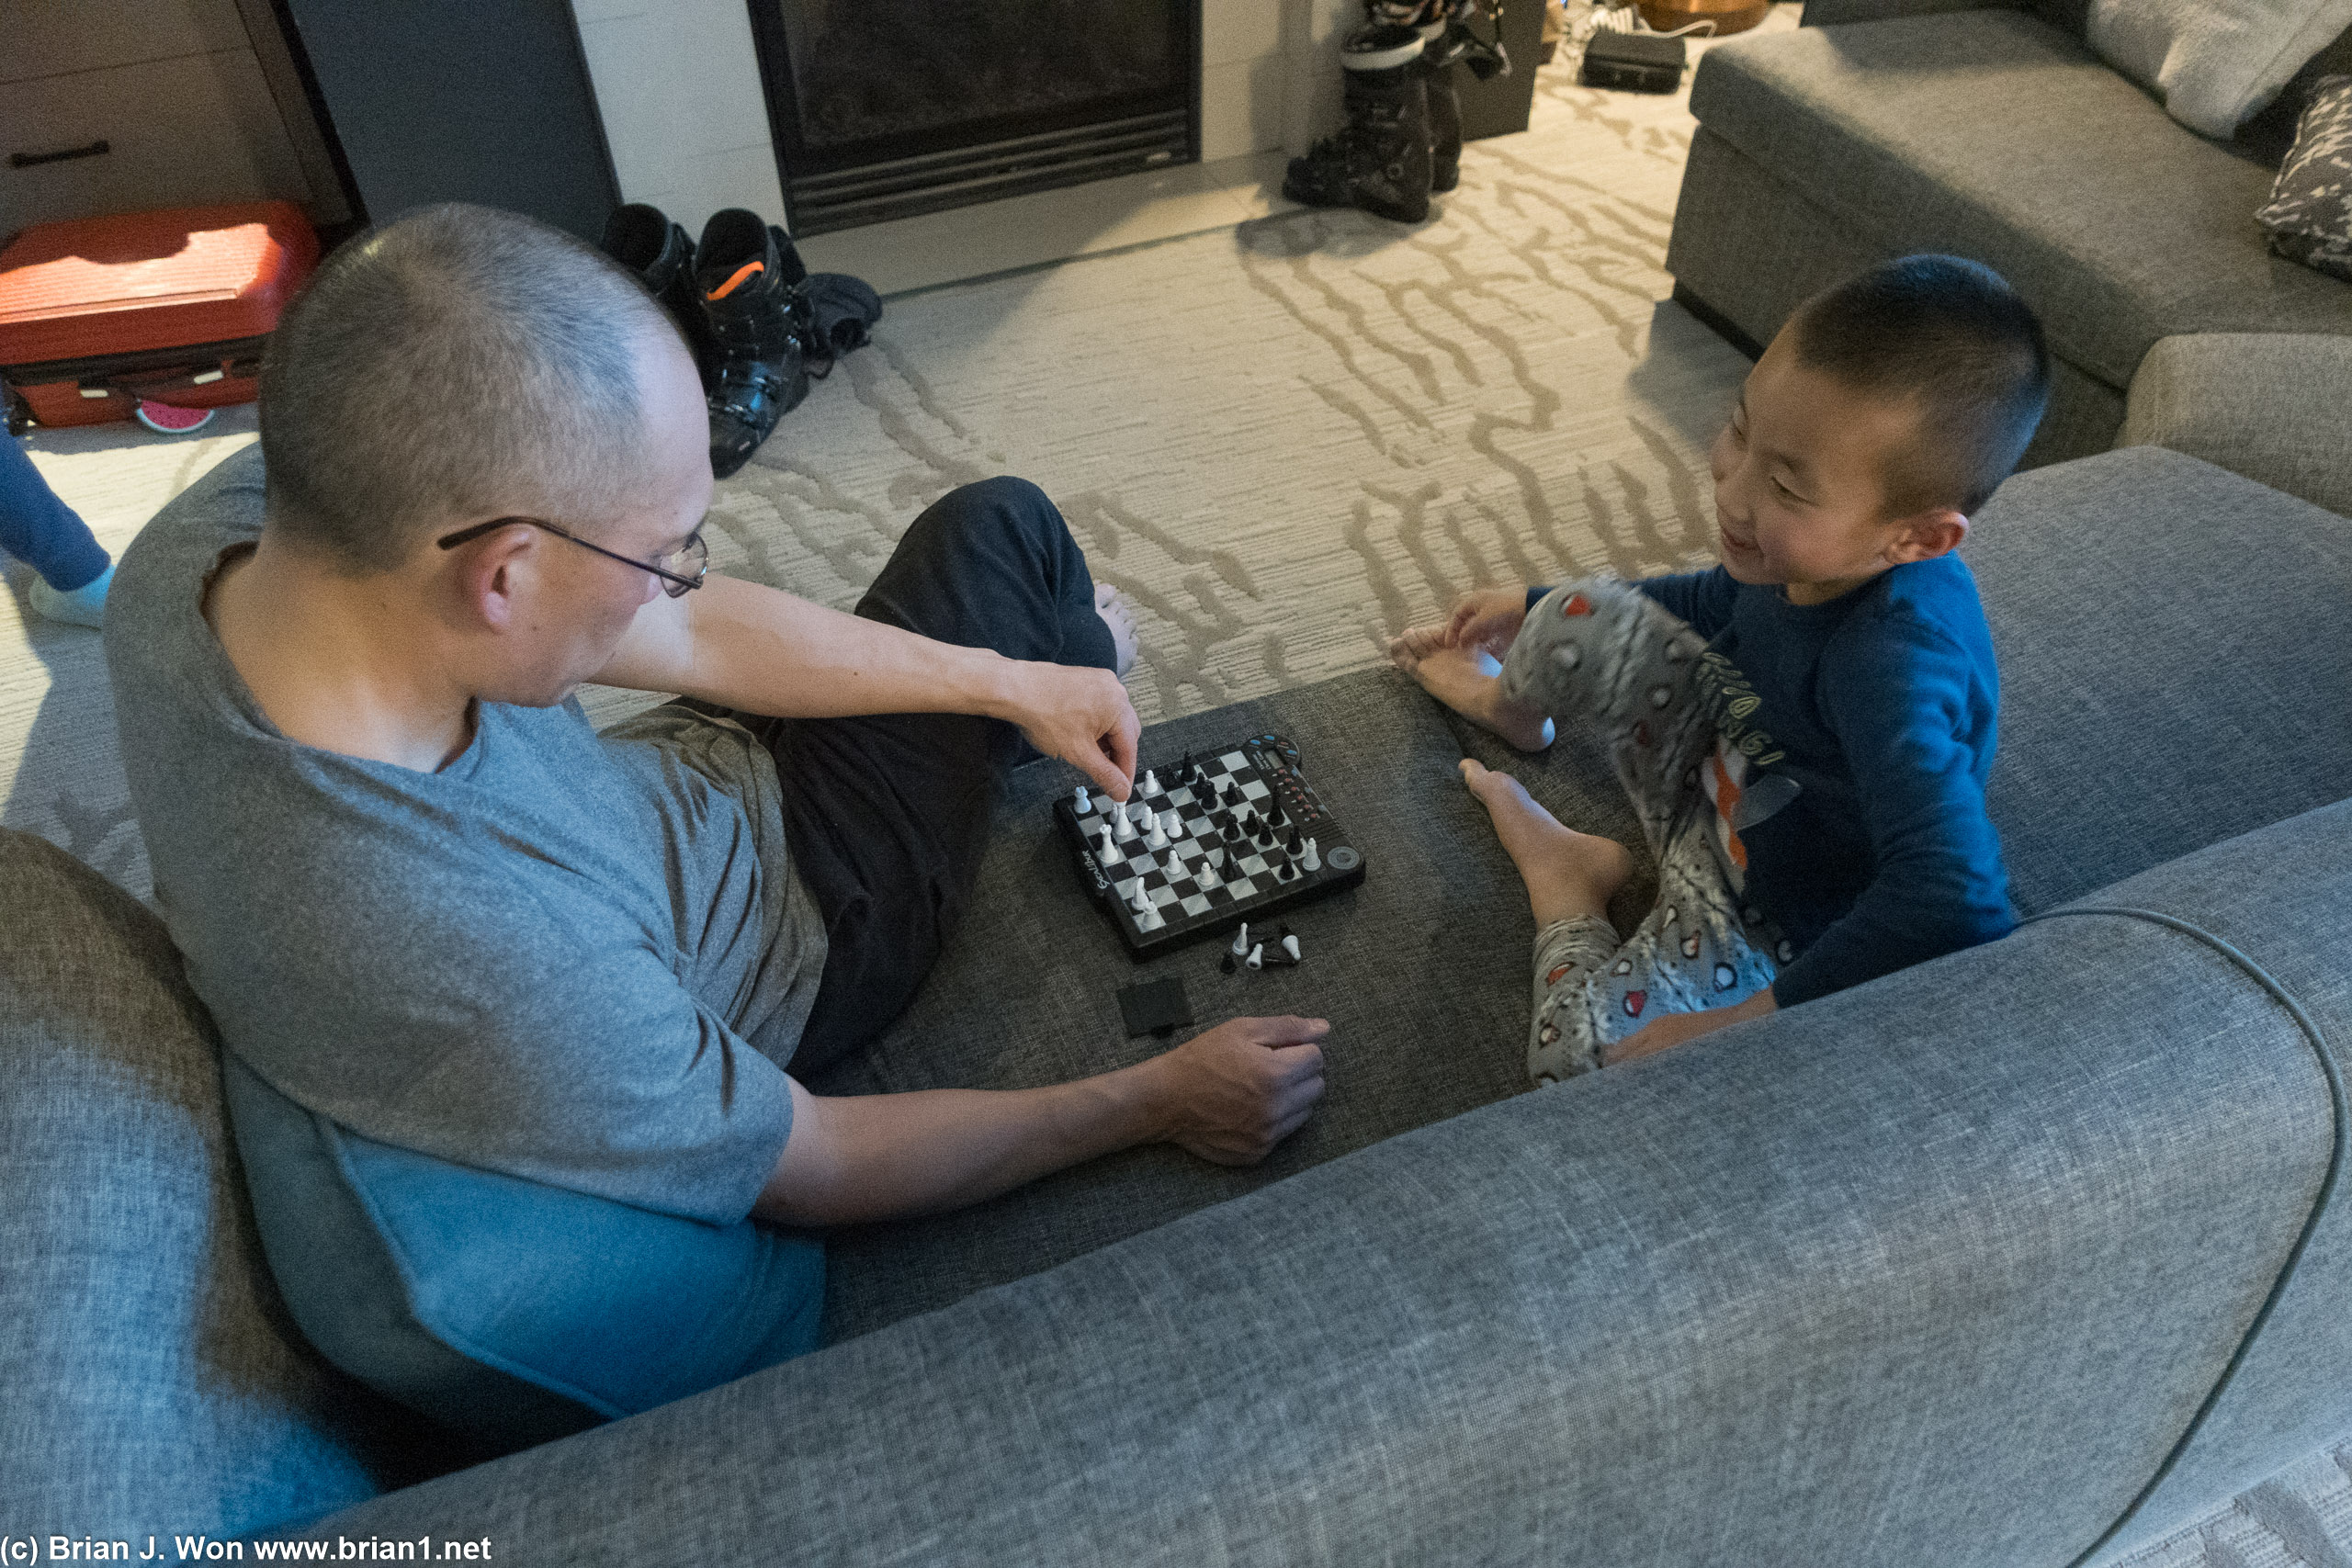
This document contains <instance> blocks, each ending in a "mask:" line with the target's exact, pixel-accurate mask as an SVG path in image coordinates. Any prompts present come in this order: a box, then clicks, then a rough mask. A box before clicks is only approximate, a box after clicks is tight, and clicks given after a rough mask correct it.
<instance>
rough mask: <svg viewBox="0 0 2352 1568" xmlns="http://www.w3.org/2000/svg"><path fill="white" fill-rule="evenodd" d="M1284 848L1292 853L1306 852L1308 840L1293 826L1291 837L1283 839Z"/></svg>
mask: <svg viewBox="0 0 2352 1568" xmlns="http://www.w3.org/2000/svg"><path fill="white" fill-rule="evenodd" d="M1283 850H1284V852H1287V853H1290V854H1295V855H1296V854H1304V853H1306V839H1305V838H1303V837H1301V836H1300V834H1299V831H1298V829H1296V828H1293V829H1291V830H1290V837H1289V838H1287V839H1284V840H1283Z"/></svg>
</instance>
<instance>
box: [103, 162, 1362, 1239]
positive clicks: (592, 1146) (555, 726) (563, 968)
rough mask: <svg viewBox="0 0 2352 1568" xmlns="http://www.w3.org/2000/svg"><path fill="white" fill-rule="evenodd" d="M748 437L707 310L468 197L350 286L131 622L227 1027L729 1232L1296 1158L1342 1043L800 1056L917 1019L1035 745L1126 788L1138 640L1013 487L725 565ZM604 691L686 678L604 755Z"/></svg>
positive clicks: (578, 1186)
mask: <svg viewBox="0 0 2352 1568" xmlns="http://www.w3.org/2000/svg"><path fill="white" fill-rule="evenodd" d="M708 449H709V442H708V431H707V423H706V415H705V412H704V403H703V396H702V389H701V387H700V384H699V382H698V380H697V378H696V373H695V365H694V363H693V360H692V358H691V357H690V355H689V354H688V352H687V350H686V348H685V346H684V343H683V342H682V341H681V340H680V338H679V336H678V333H677V332H676V330H675V329H674V327H673V325H672V324H671V322H670V321H669V319H668V318H667V317H666V316H665V315H663V313H662V310H661V309H660V308H659V307H658V306H657V305H656V304H655V303H654V302H653V301H652V300H651V299H650V298H649V297H647V296H646V295H645V293H644V292H643V290H642V289H641V288H639V286H638V285H637V284H636V282H635V281H634V280H633V279H631V278H630V277H629V276H628V275H627V274H626V273H625V272H623V271H621V270H620V269H619V268H618V267H616V265H613V264H612V263H611V262H610V261H608V260H607V259H606V258H605V257H603V256H601V255H599V254H596V253H595V252H594V251H592V250H590V249H588V248H587V247H585V246H582V245H581V244H579V243H576V242H573V241H571V239H569V238H568V237H566V236H563V235H560V234H558V233H556V232H555V231H551V230H548V229H546V228H543V227H541V226H539V225H537V224H535V223H532V222H530V221H529V220H525V219H521V218H517V217H515V216H512V215H509V214H504V213H499V212H493V211H489V210H486V209H479V208H471V207H463V206H447V207H441V208H435V209H427V210H425V211H423V212H420V213H418V214H415V215H413V216H411V217H408V218H405V219H403V220H401V221H399V222H397V223H394V224H392V225H390V227H388V228H386V229H384V230H382V231H379V232H377V233H375V234H374V235H372V236H370V237H368V238H366V239H365V240H362V241H356V242H354V243H351V244H349V245H346V246H345V248H344V249H343V250H342V251H341V252H339V253H338V254H336V255H335V256H334V257H333V258H332V259H330V261H329V262H328V263H327V265H325V266H324V267H322V269H321V271H320V272H319V274H318V276H316V278H315V279H314V280H313V282H312V284H311V288H310V289H309V291H308V292H307V293H306V294H305V295H304V297H303V298H302V299H300V301H298V302H297V304H296V305H295V306H294V308H293V309H292V310H290V311H289V312H288V315H287V317H286V319H285V321H283V323H282V324H281V325H280V327H279V329H278V331H277V334H276V335H275V337H274V339H273V342H272V345H271V348H270V353H269V357H268V362H267V364H266V367H265V370H264V376H263V392H262V440H261V446H260V461H258V462H255V461H254V460H252V459H251V458H250V457H242V456H241V457H239V458H234V459H232V460H231V461H230V462H229V463H225V464H223V465H222V466H221V468H220V470H217V471H216V472H215V474H213V475H211V476H209V477H208V478H207V479H205V480H204V481H202V482H200V483H199V484H198V486H196V487H195V488H194V489H192V490H191V491H189V492H188V493H187V495H186V496H184V497H183V498H181V499H180V500H179V501H178V502H175V503H174V504H173V505H172V506H170V507H168V508H166V509H165V511H164V513H163V514H162V515H160V516H159V517H158V518H157V519H156V520H155V522H154V523H153V525H150V527H149V529H148V530H147V532H146V534H145V535H143V536H141V539H140V540H139V542H138V543H137V544H136V545H135V546H134V547H133V548H132V550H131V551H130V556H129V558H128V559H126V561H125V562H124V565H123V570H122V573H121V578H122V581H121V583H120V585H119V586H118V587H117V589H116V590H115V605H116V608H115V610H114V611H113V613H112V615H110V621H111V625H110V627H109V630H108V653H109V658H110V662H111V666H112V670H113V673H114V680H115V684H116V689H117V700H118V705H119V720H120V723H121V726H122V736H123V750H124V756H125V761H126V765H127V768H128V770H129V773H130V781H131V789H132V795H133V798H134V802H135V804H136V806H137V807H138V809H139V814H140V817H141V821H142V824H143V825H144V828H145V830H146V834H147V838H148V843H149V848H150V852H151V855H152V858H153V863H154V868H155V879H156V895H157V899H158V901H159V903H160V904H161V906H162V908H163V909H164V914H165V917H166V918H167V919H168V920H169V922H170V924H171V928H172V931H173V934H174V936H175V939H176V940H177V942H179V944H180V946H181V948H182V950H183V951H184V952H185V953H186V954H187V958H188V962H189V970H190V975H191V977H192V979H193V982H194V984H195V987H196V988H197V990H198V994H199V995H200V996H202V997H203V998H204V1000H205V1002H206V1003H207V1005H208V1006H209V1008H210V1009H211V1010H212V1012H213V1015H214V1017H215V1019H216V1020H217V1021H218V1022H219V1024H220V1030H221V1033H222V1037H223V1041H224V1043H225V1044H226V1046H227V1048H228V1049H229V1051H230V1052H231V1053H232V1055H234V1056H235V1057H236V1058H237V1059H238V1060H239V1061H241V1062H242V1063H243V1065H244V1066H247V1067H249V1068H251V1069H252V1070H253V1072H254V1073H255V1074H256V1075H258V1076H259V1077H260V1078H262V1079H263V1080H265V1081H266V1083H267V1084H268V1085H269V1086H271V1087H272V1088H273V1089H276V1090H277V1092H278V1093H279V1094H281V1095H283V1096H285V1097H287V1098H288V1099H289V1100H293V1101H295V1102H297V1103H298V1104H299V1105H300V1106H301V1107H303V1108H306V1109H307V1110H308V1111H312V1112H316V1113H317V1114H319V1115H321V1116H323V1117H326V1118H329V1119H331V1120H332V1122H334V1123H335V1124H336V1125H337V1126H339V1127H342V1128H345V1129H347V1130H349V1131H350V1132H352V1133H355V1134H358V1135H360V1136H362V1137H365V1138H368V1139H371V1140H374V1141H376V1142H379V1143H381V1144H384V1145H393V1146H395V1147H398V1148H400V1149H404V1150H410V1151H414V1152H416V1153H420V1154H424V1155H428V1156H435V1157H436V1158H439V1159H442V1160H446V1161H449V1162H453V1163H455V1164H458V1165H463V1166H467V1167H470V1168H476V1169H481V1170H487V1171H493V1172H499V1173H503V1174H504V1175H506V1176H515V1177H523V1178H527V1179H531V1180H533V1181H537V1182H541V1183H546V1184H549V1185H552V1186H555V1187H560V1188H564V1189H568V1190H572V1191H576V1192H582V1193H587V1194H591V1195H594V1196H597V1197H601V1198H606V1199H611V1200H615V1201H619V1202H622V1203H627V1204H630V1205H634V1206H637V1207H639V1208H642V1209H650V1210H653V1211H656V1212H659V1213H668V1214H674V1215H681V1216H685V1217H687V1218H691V1219H696V1220H701V1221H705V1222H707V1223H709V1224H719V1225H727V1224H735V1223H738V1222H741V1221H742V1220H743V1219H744V1217H745V1216H746V1215H750V1216H754V1217H757V1218H761V1219H765V1220H773V1221H778V1222H783V1223H786V1224H800V1225H828V1224H842V1223H846V1222H852V1221H862V1220H871V1219H877V1218H882V1217H887V1216H893V1215H904V1214H911V1213H923V1212H932V1211H938V1210H943V1209H949V1208H954V1207H956V1206H959V1205H963V1204H967V1203H971V1202H974V1201H978V1200H979V1199H982V1198H984V1197H987V1196H989V1195H991V1194H994V1193H997V1192H1001V1191H1003V1190H1006V1189H1008V1188H1012V1187H1014V1186H1017V1185H1019V1184H1021V1183H1023V1182H1025V1181H1028V1180H1031V1179H1035V1178H1036V1177H1038V1176H1041V1175H1044V1174H1046V1173H1047V1172H1049V1171H1052V1170H1056V1169H1058V1168H1063V1167H1066V1166H1069V1165H1071V1164H1074V1163H1076V1162H1078V1161H1080V1160H1084V1159H1088V1158H1091V1157H1092V1156H1098V1155H1101V1154H1103V1153H1107V1152H1109V1151H1112V1150H1115V1149H1119V1148H1124V1147H1127V1146H1131V1145H1136V1144H1141V1143H1147V1142H1154V1141H1168V1142H1173V1143H1176V1144H1179V1145H1182V1146H1183V1147H1185V1148H1188V1149H1190V1150H1192V1151H1193V1152H1194V1153H1196V1154H1198V1155H1200V1156H1203V1157H1204V1158H1207V1159H1211V1160H1216V1161H1220V1162H1224V1163H1232V1164H1241V1163H1249V1162H1252V1161H1255V1160H1258V1159H1260V1158H1261V1157H1263V1156H1264V1155H1265V1154H1266V1153H1267V1152H1268V1151H1269V1150H1270V1149H1271V1148H1272V1146H1273V1145H1275V1144H1276V1143H1277V1142H1279V1141H1280V1140H1281V1139H1282V1138H1283V1137H1284V1136H1285V1135H1287V1134H1289V1133H1290V1132H1291V1131H1292V1130H1294V1129H1295V1128H1296V1127H1297V1126H1298V1125H1299V1124H1300V1122H1302V1121H1303V1120H1304V1119H1305V1118H1306V1115H1307V1113H1308V1111H1309V1110H1310V1109H1311V1108H1312V1106H1313V1105H1314V1103H1315V1101H1316V1100H1317V1098H1318V1096H1319V1095H1320V1093H1321V1090H1322V1079H1321V1054H1320V1052H1319V1050H1318V1048H1317V1045H1316V1043H1315V1042H1316V1041H1317V1040H1318V1039H1319V1038H1321V1036H1322V1034H1323V1032H1324V1026H1323V1025H1322V1024H1321V1023H1320V1022H1318V1021H1305V1020H1298V1019H1242V1020H1236V1021H1232V1022H1230V1023H1227V1024H1226V1025H1224V1026H1222V1027H1220V1028H1217V1029H1213V1030H1210V1031H1207V1032H1204V1033H1203V1034H1201V1035H1198V1036H1196V1037H1195V1038H1193V1039H1192V1040H1190V1041H1188V1042H1186V1043H1183V1044H1182V1045H1179V1046H1177V1047H1176V1048H1175V1049H1173V1050H1171V1051H1169V1052H1168V1053H1166V1054H1165V1055H1160V1056H1159V1057H1156V1058H1154V1059H1152V1060H1150V1061H1147V1062H1145V1063H1142V1064H1140V1065H1138V1066H1134V1067H1131V1068H1128V1069H1125V1070H1123V1071H1120V1072H1114V1073H1110V1074H1105V1075H1103V1076H1100V1077H1092V1078H1088V1079H1085V1080H1082V1081H1080V1082H1075V1083H1068V1084H1061V1085H1057V1086H1052V1087H1047V1088H1042V1089H1027V1090H1020V1091H1012V1092H977V1091H973V1092H966V1091H952V1090H951V1091H938V1092H925V1093H910V1094H899V1095H888V1096H877V1097H872V1098H820V1097H818V1096H814V1095H811V1094H810V1093H809V1091H808V1090H807V1089H804V1088H803V1087H802V1086H801V1085H800V1083H799V1082H797V1081H796V1079H795V1078H794V1077H791V1076H789V1075H787V1073H786V1067H787V1066H792V1067H795V1068H805V1069H813V1067H815V1066H822V1065H824V1064H825V1063H827V1062H829V1061H832V1060H835V1059H838V1058H839V1057H840V1056H841V1055H843V1054H845V1053H847V1052H851V1051H854V1050H856V1049H858V1048H859V1047H860V1046H861V1045H863V1044H865V1043H867V1042H869V1041H871V1040H872V1039H873V1038H874V1037H875V1036H876V1035H877V1034H878V1033H880V1032H881V1031H882V1030H883V1029H884V1028H885V1027H886V1026H887V1025H888V1022H889V1021H891V1019H893V1018H894V1017H896V1016H897V1014H898V1013H899V1010H901V1009H903V1007H904V1006H905V1004H906V1002H907V1000H908V999H909V998H910V995H911V994H912V992H913V990H914V988H915V987H916V986H917V985H918V984H919V982H920V980H921V978H922V975H923V974H924V972H925V971H926V970H927V969H928V968H929V966H930V965H931V963H932V961H933V958H934V957H935V956H936V955H937V953H938V952H939V950H940V947H941V945H942V944H943V943H944V942H945V940H946V939H947V937H948V935H949V933H950V932H951V931H953V930H954V928H955V925H956V919H957V918H958V916H959V915H960V914H961V912H962V909H963V907H964V903H965V901H966V898H967V895H968V893H969V890H970V887H971V885H972V881H973V877H974V875H975V874H976V872H977V868H978V858H979V852H980V848H981V844H982V840H983V836H984V833H985V830H986V827H987V823H988V819H989V810H990V807H991V805H992V803H993V801H994V799H995V798H996V795H997V791H998V787H999V783H1000V775H1001V772H1002V770H1003V769H1004V768H1005V767H1006V766H1007V765H1008V764H1009V763H1010V762H1012V761H1015V760H1016V759H1017V757H1018V755H1019V754H1020V752H1021V748H1022V741H1023V738H1024V737H1025V738H1026V739H1027V741H1028V743H1029V744H1030V745H1033V746H1035V748H1036V750H1039V751H1043V752H1045V753H1046V754H1048V755H1051V756H1055V757H1058V758H1062V759H1064V760H1067V761H1070V762H1072V763H1074V764H1076V765H1077V766H1078V767H1079V768H1080V769H1081V770H1083V771H1084V772H1085V773H1087V774H1088V775H1089V777H1090V778H1091V780H1092V781H1093V782H1094V784H1096V785H1098V786H1099V787H1101V788H1102V789H1103V790H1105V791H1107V792H1108V793H1110V794H1111V795H1113V796H1114V797H1116V798H1125V795H1127V793H1128V790H1129V783H1130V779H1131V776H1132V773H1133V771H1134V766H1135V750H1136V733H1137V725H1136V716H1135V712H1134V709H1133V707H1132V706H1131V705H1129V703H1128V701H1127V698H1126V694H1125V689H1124V687H1123V686H1122V685H1121V683H1120V680H1119V675H1118V673H1117V672H1116V670H1117V667H1118V666H1119V665H1120V664H1121V663H1122V661H1123V659H1124V657H1125V656H1128V655H1131V652H1132V647H1133V630H1132V624H1131V621H1130V620H1129V618H1128V617H1127V615H1126V614H1125V608H1124V606H1123V605H1121V604H1118V603H1117V602H1116V600H1115V596H1108V595H1106V596H1103V597H1102V598H1100V599H1098V596H1097V593H1096V591H1095V589H1094V585H1093V583H1092V581H1091V578H1090V576H1089V574H1088V572H1087V570H1086V565H1085V561H1084V558H1083V557H1082V556H1081V555H1080V552H1079V550H1078V548H1077V547H1076V545H1075V544H1074V543H1073V542H1072V541H1071V539H1070V537H1069V532H1068V530H1067V528H1066V527H1065V526H1064V525H1063V524H1062V522H1061V519H1060V517H1059V515H1058V514H1057V513H1055V511H1054V510H1053V508H1052V506H1051V504H1050V503H1049V502H1046V499H1045V498H1044V496H1043V495H1041V494H1040V493H1039V492H1038V491H1035V488H1034V487H1031V486H1028V485H1025V484H1022V483H1020V482H1019V481H1014V480H993V481H990V482H989V483H986V484H981V485H975V486H969V487H967V488H965V489H964V490H960V491H956V492H954V493H952V494H950V495H948V496H946V497H944V499H942V500H941V501H940V502H938V503H937V504H935V505H934V506H933V507H932V508H931V509H930V510H929V511H927V512H926V513H924V514H923V515H922V517H921V518H920V519H918V520H917V521H916V523H915V524H914V525H912V527H911V528H910V529H909V531H908V533H907V535H906V536H905V537H904V539H903V540H902V541H901V542H900V543H899V547H898V549H897V550H896V552H895V553H894V554H893V556H892V558H891V559H890V561H889V563H888V565H887V566H886V567H885V568H884V569H883V570H882V572H881V573H880V575H879V576H878V577H877V578H876V582H875V584H874V588H873V590H872V592H870V593H868V595H867V596H866V598H865V601H864V602H863V603H862V604H860V605H859V608H858V614H857V615H842V614H839V613H837V612H833V611H830V610H826V609H823V608H820V607H819V606H817V605H814V604H808V603H806V602H804V601H802V600H799V599H796V598H794V597H792V596H791V595H789V594H786V593H783V592H777V591H776V590H774V589H770V588H765V587H762V586H759V585H757V584H754V583H751V582H745V581H734V580H730V579H727V578H723V577H706V576H705V575H704V570H703V566H704V559H705V550H704V545H703V541H702V536H701V529H702V524H703V516H704V513H705V510H706V508H707V505H708V504H709V501H710V497H711V493H712V480H711V473H710V467H709V458H708ZM1122 643H1124V644H1125V651H1124V653H1123V650H1122V648H1121V644H1122ZM587 681H598V682H608V683H611V684H616V685H621V686H628V687H635V688H639V689H641V690H646V691H654V692H662V693H675V694H683V695H684V696H685V697H687V698H689V699H692V702H691V703H690V704H688V705H677V704H673V705H663V706H662V707H658V708H656V709H654V710H653V711H652V712H650V714H647V715H644V716H640V717H639V718H637V719H635V720H632V721H629V722H628V723H627V724H624V725H622V726H619V727H616V729H615V730H614V731H612V732H610V733H609V734H607V735H606V736H604V737H599V736H597V735H596V734H594V732H592V731H591V730H590V728H589V727H588V725H587V722H586V719H585V717H584V716H583V715H582V711H581V709H580V707H579V705H578V704H577V703H576V702H575V701H574V700H573V697H572V694H573V693H574V692H575V691H576V690H577V689H578V687H579V686H580V685H581V684H582V682H587ZM256 1201H257V1202H259V1203H263V1204H266V1202H267V1195H266V1194H265V1193H257V1194H256Z"/></svg>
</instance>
